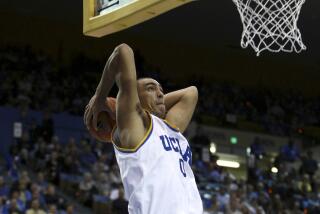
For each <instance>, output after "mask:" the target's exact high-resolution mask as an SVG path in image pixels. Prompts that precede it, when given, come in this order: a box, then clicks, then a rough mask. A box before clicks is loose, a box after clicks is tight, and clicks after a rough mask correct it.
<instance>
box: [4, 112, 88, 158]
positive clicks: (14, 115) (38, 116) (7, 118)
mask: <svg viewBox="0 0 320 214" xmlns="http://www.w3.org/2000/svg"><path fill="white" fill-rule="evenodd" d="M52 118H53V121H54V131H55V135H57V136H58V137H59V139H60V142H61V143H66V142H67V141H68V139H69V138H70V137H74V138H75V139H76V140H77V141H78V140H80V139H81V138H82V137H83V136H84V135H86V136H87V134H88V133H87V131H86V128H85V126H84V124H83V120H82V117H77V116H72V115H70V114H67V113H59V114H52ZM32 119H35V120H36V121H37V123H38V125H40V124H41V122H42V113H41V112H37V111H29V112H28V116H27V119H26V120H27V121H28V122H31V120H32ZM17 121H21V116H20V111H19V110H18V109H16V108H9V107H0V154H1V156H5V155H6V154H8V150H9V147H10V144H11V143H12V142H13V123H14V122H17Z"/></svg>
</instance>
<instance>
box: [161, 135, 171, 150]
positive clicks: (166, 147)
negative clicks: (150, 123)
mask: <svg viewBox="0 0 320 214" xmlns="http://www.w3.org/2000/svg"><path fill="white" fill-rule="evenodd" d="M164 138H166V140H164ZM160 140H161V142H162V145H163V148H164V150H166V151H170V150H171V146H170V142H169V140H168V137H167V136H165V135H164V136H163V135H161V136H160Z"/></svg>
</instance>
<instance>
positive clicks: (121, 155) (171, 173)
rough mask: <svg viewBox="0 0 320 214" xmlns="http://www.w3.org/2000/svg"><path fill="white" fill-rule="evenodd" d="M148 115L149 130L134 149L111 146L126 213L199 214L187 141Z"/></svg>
mask: <svg viewBox="0 0 320 214" xmlns="http://www.w3.org/2000/svg"><path fill="white" fill-rule="evenodd" d="M149 115H150V119H151V123H150V127H149V129H148V131H147V133H146V135H145V137H144V139H143V140H142V141H141V143H140V144H139V145H138V146H137V147H136V148H134V149H124V148H120V147H118V146H116V144H115V143H113V145H114V148H115V149H114V150H115V155H116V159H117V162H118V165H119V168H120V174H121V179H122V182H123V185H124V190H125V196H126V198H127V199H128V201H129V206H128V210H129V213H130V214H202V213H203V208H202V201H201V198H200V194H199V191H198V188H197V185H196V182H195V178H194V175H193V172H192V169H191V163H192V153H191V149H190V146H189V144H188V141H187V139H186V138H185V137H184V136H183V135H182V134H181V133H180V132H179V130H177V129H176V128H174V127H173V126H171V125H170V124H168V122H167V121H165V120H162V119H160V118H158V117H156V116H154V115H151V114H149ZM113 136H116V135H113Z"/></svg>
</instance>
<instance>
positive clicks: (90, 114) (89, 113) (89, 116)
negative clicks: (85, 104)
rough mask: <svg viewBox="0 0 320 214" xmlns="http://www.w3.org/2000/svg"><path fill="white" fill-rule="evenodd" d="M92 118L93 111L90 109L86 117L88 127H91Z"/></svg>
mask: <svg viewBox="0 0 320 214" xmlns="http://www.w3.org/2000/svg"><path fill="white" fill-rule="evenodd" d="M91 118H92V113H91V110H90V109H88V111H87V114H86V118H85V120H86V126H87V129H89V128H90V119H91Z"/></svg>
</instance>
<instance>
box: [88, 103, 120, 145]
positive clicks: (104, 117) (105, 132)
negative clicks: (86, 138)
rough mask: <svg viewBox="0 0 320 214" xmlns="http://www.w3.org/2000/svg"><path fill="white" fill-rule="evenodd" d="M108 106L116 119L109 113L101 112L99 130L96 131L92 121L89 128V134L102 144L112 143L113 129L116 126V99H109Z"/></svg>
mask: <svg viewBox="0 0 320 214" xmlns="http://www.w3.org/2000/svg"><path fill="white" fill-rule="evenodd" d="M105 104H106V105H108V106H109V108H110V109H111V110H112V114H114V117H111V115H110V113H109V112H106V111H104V112H101V113H100V114H99V115H98V124H97V127H98V130H95V129H94V128H93V127H94V125H93V124H92V122H93V121H91V126H90V128H89V132H90V134H91V136H93V137H94V138H95V139H97V140H99V141H101V142H111V133H112V129H113V127H114V126H115V125H116V120H115V114H116V99H115V98H113V97H107V99H106V103H105Z"/></svg>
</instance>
